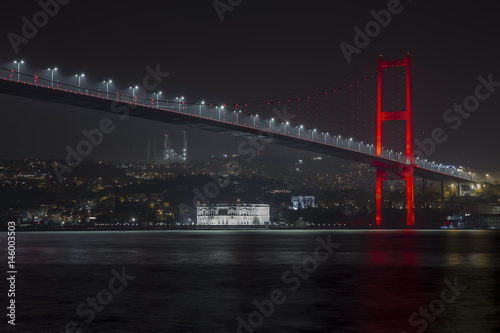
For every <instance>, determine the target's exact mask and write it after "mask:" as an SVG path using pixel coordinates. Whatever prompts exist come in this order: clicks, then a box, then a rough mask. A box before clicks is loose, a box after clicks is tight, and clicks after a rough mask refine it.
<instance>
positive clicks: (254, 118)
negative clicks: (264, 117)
mask: <svg viewBox="0 0 500 333" xmlns="http://www.w3.org/2000/svg"><path fill="white" fill-rule="evenodd" d="M257 118H259V115H258V114H256V115H255V116H253V127H254V128H255V120H256V119H257Z"/></svg>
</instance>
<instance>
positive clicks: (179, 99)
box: [175, 96, 184, 112]
mask: <svg viewBox="0 0 500 333" xmlns="http://www.w3.org/2000/svg"><path fill="white" fill-rule="evenodd" d="M175 99H176V100H178V101H179V102H178V103H179V112H181V101H182V100H184V96H182V97H181V98H179V97H176V98H175Z"/></svg>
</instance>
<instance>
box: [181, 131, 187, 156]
mask: <svg viewBox="0 0 500 333" xmlns="http://www.w3.org/2000/svg"><path fill="white" fill-rule="evenodd" d="M182 132H183V133H184V161H185V160H186V159H187V137H186V131H182Z"/></svg>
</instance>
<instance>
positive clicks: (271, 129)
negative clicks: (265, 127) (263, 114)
mask: <svg viewBox="0 0 500 333" xmlns="http://www.w3.org/2000/svg"><path fill="white" fill-rule="evenodd" d="M273 121H274V118H271V119H270V120H269V132H272V131H273Z"/></svg>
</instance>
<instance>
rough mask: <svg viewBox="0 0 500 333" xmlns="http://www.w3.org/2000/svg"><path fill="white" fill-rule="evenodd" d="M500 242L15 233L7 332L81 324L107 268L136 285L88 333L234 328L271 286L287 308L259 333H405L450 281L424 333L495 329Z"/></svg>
mask: <svg viewBox="0 0 500 333" xmlns="http://www.w3.org/2000/svg"><path fill="white" fill-rule="evenodd" d="M328 235H331V239H332V242H335V243H339V244H340V247H339V248H338V249H336V250H335V252H334V253H333V254H332V255H331V256H330V258H329V259H328V260H327V261H326V262H323V263H320V265H319V266H318V269H317V270H316V271H314V272H313V273H311V274H310V276H309V277H308V278H307V279H305V280H303V281H302V283H301V285H300V288H298V289H297V290H296V291H291V290H290V285H289V284H286V283H284V282H283V279H282V275H283V273H284V272H286V271H287V270H290V269H291V267H292V266H293V265H296V264H300V263H301V262H302V261H303V260H304V259H305V258H307V257H308V256H311V255H312V254H313V251H314V249H315V248H316V246H317V245H318V243H317V240H316V239H317V237H321V238H322V239H326V237H327V236H328ZM499 236H500V233H498V232H495V231H465V230H464V231H448V230H435V231H413V230H401V231H382V230H380V231H347V230H341V231H331V230H330V231H317V230H307V231H300V230H294V231H272V230H260V231H250V230H249V231H230V230H217V231H215V230H212V231H144V232H140V231H128V232H113V231H107V232H31V233H17V246H18V248H17V258H16V259H17V263H18V267H19V271H20V272H22V274H20V275H19V277H18V279H19V281H18V282H19V286H20V287H19V288H20V292H19V294H18V296H17V297H18V299H19V300H20V301H21V300H23V301H22V302H20V305H19V309H18V311H19V313H20V315H19V325H18V326H17V327H18V328H21V329H22V328H25V329H28V330H32V331H34V332H49V330H54V329H56V328H58V329H61V327H64V324H65V323H66V322H67V321H68V320H77V321H78V322H80V321H81V320H82V318H79V316H78V315H77V314H76V311H75V308H76V306H77V305H78V304H79V303H81V302H82V301H84V300H85V299H86V297H88V296H89V295H96V293H97V292H98V291H99V290H101V289H102V288H105V287H106V285H107V282H108V281H109V279H110V278H111V274H110V271H111V269H117V270H119V269H121V267H126V269H127V271H128V272H131V273H130V274H133V275H135V276H136V279H135V280H134V281H133V282H132V283H131V284H130V286H129V287H127V289H126V290H125V291H124V292H123V294H120V295H117V296H116V299H115V300H114V301H113V302H112V303H111V304H110V305H108V306H107V307H106V309H105V310H104V311H103V312H101V313H99V314H98V316H96V320H95V321H93V322H92V323H91V324H90V325H84V328H85V329H87V330H88V331H89V332H139V331H140V332H157V331H158V332H181V331H182V332H226V331H227V332H236V326H237V321H236V318H237V317H239V316H241V317H245V318H246V316H248V315H249V314H250V313H251V312H252V311H255V306H254V305H253V304H252V302H253V301H254V300H259V301H262V300H265V299H268V298H269V293H270V292H271V291H273V290H274V289H276V288H281V289H283V290H284V291H286V296H287V301H286V302H285V303H284V304H282V305H279V306H277V307H276V309H275V312H274V313H273V315H272V316H270V317H269V318H266V319H265V321H264V323H263V325H262V327H261V328H260V330H259V332H400V331H407V332H416V331H417V328H418V326H417V327H415V326H411V325H410V323H409V321H408V318H409V316H410V315H411V314H412V313H413V312H415V311H418V309H419V308H420V307H425V306H428V304H429V302H431V301H432V300H434V299H436V298H437V297H439V295H440V292H441V290H442V289H443V287H444V280H445V279H448V280H453V279H454V278H455V277H458V279H459V281H460V282H461V283H463V284H465V285H467V286H468V290H467V291H466V292H464V293H463V295H461V296H460V297H458V298H457V300H456V301H455V302H454V303H453V304H449V305H447V306H446V309H445V311H444V312H443V313H442V314H440V316H438V317H437V318H436V319H435V321H434V322H432V323H428V325H429V327H428V329H427V330H426V331H428V332H496V328H497V327H500V320H499V319H498V318H499V317H498V314H500V313H499V312H500V310H499V307H498V303H497V301H496V299H497V298H498V296H499V294H500V293H499V284H498V282H497V280H498V278H497V277H498V276H499V275H498V273H499V267H500V257H499V255H498V254H499V253H500V242H499V241H498V240H499ZM17 327H16V328H17ZM61 331H63V330H62V329H61ZM83 332H84V331H83Z"/></svg>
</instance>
